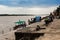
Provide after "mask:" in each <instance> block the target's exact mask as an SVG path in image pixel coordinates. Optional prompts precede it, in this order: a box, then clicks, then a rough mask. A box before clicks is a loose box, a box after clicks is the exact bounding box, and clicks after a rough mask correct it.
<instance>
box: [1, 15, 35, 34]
mask: <svg viewBox="0 0 60 40" xmlns="http://www.w3.org/2000/svg"><path fill="white" fill-rule="evenodd" d="M30 18H34V16H0V34H1V33H2V32H3V31H4V33H6V32H9V30H10V29H11V30H12V29H13V27H14V26H15V23H14V22H16V21H19V20H24V21H26V23H27V21H28V19H30Z"/></svg>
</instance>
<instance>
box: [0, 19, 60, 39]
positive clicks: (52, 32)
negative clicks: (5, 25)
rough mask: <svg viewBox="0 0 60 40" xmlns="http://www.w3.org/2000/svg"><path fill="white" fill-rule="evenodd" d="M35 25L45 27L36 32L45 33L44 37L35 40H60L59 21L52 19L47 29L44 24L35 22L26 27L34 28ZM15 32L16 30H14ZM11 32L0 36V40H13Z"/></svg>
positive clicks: (12, 32) (13, 36)
mask: <svg viewBox="0 0 60 40" xmlns="http://www.w3.org/2000/svg"><path fill="white" fill-rule="evenodd" d="M36 25H40V27H45V28H46V29H45V30H40V31H38V32H39V33H40V32H43V33H45V34H44V36H41V37H39V38H36V39H35V40H60V19H54V21H53V22H52V23H50V24H49V25H48V26H47V27H46V26H44V22H43V21H42V22H37V23H33V24H31V25H28V26H27V27H36ZM15 31H16V30H15ZM15 31H11V32H9V33H6V34H3V35H0V40H15V35H14V32H15Z"/></svg>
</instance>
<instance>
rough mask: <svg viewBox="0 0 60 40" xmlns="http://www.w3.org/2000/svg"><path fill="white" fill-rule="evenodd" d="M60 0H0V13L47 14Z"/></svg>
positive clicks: (59, 3)
mask: <svg viewBox="0 0 60 40" xmlns="http://www.w3.org/2000/svg"><path fill="white" fill-rule="evenodd" d="M58 5H60V0H0V14H49V13H50V12H52V11H53V10H55V9H56V8H57V6H58Z"/></svg>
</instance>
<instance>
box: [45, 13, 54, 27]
mask: <svg viewBox="0 0 60 40" xmlns="http://www.w3.org/2000/svg"><path fill="white" fill-rule="evenodd" d="M53 19H54V15H53V14H52V13H50V15H49V16H46V18H45V20H44V22H45V25H46V26H48V24H49V23H51V22H53Z"/></svg>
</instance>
